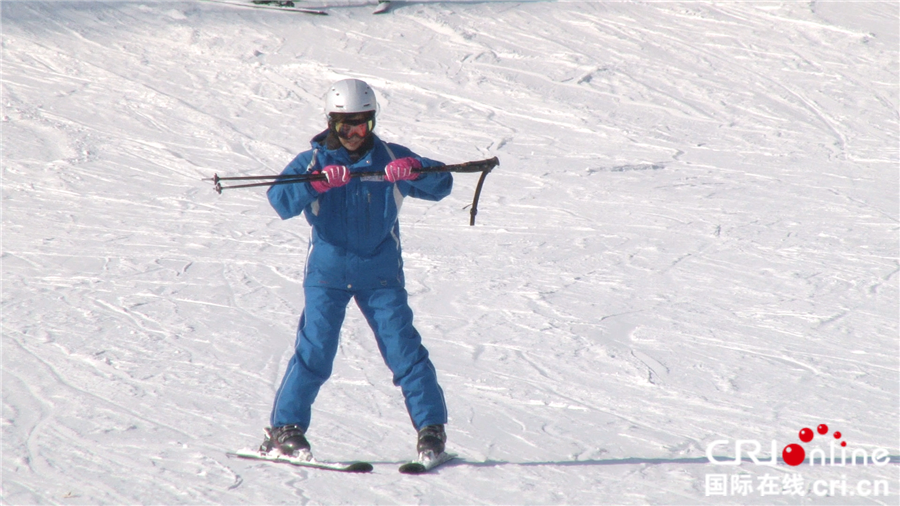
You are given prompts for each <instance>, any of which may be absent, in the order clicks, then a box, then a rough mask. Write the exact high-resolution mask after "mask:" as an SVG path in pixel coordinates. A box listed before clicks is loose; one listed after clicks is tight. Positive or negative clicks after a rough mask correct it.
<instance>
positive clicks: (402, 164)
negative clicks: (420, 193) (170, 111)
mask: <svg viewBox="0 0 900 506" xmlns="http://www.w3.org/2000/svg"><path fill="white" fill-rule="evenodd" d="M421 168H422V162H420V161H419V160H417V159H415V158H412V157H408V158H399V159H397V160H394V161H393V162H391V163H389V164H387V167H385V168H384V179H385V180H386V181H387V182H389V183H396V182H397V181H408V180H410V179H416V178H417V177H419V175H418V174H416V173H415V172H413V169H421Z"/></svg>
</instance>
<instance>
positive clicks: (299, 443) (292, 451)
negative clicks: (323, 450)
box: [259, 425, 312, 460]
mask: <svg viewBox="0 0 900 506" xmlns="http://www.w3.org/2000/svg"><path fill="white" fill-rule="evenodd" d="M272 451H277V452H278V453H280V454H281V455H284V456H286V457H291V458H299V459H303V460H312V451H311V450H310V446H309V441H307V440H306V436H304V431H303V429H301V428H300V426H299V425H284V426H282V427H275V428H269V427H266V438H265V439H264V440H263V442H262V444H261V445H259V452H260V453H271V452H272Z"/></svg>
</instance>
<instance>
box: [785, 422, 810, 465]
mask: <svg viewBox="0 0 900 506" xmlns="http://www.w3.org/2000/svg"><path fill="white" fill-rule="evenodd" d="M806 430H809V429H806ZM810 432H812V431H810ZM810 439H811V438H810ZM781 458H783V459H784V463H785V464H787V465H789V466H799V465H800V464H802V463H803V460H804V459H805V458H806V451H805V450H804V449H803V447H802V446H800V445H798V444H789V445H787V446H785V447H784V451H782V452H781Z"/></svg>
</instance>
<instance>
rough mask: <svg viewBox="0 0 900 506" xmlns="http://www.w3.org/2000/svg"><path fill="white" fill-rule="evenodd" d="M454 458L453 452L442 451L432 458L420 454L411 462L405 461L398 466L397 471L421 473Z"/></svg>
mask: <svg viewBox="0 0 900 506" xmlns="http://www.w3.org/2000/svg"><path fill="white" fill-rule="evenodd" d="M455 458H456V454H455V453H447V452H443V453H441V454H440V455H438V456H436V457H434V458H431V459H429V458H424V457H423V456H422V455H420V456H419V458H418V459H416V460H413V461H412V462H407V463H406V464H403V465H402V466H400V469H399V471H400V472H401V473H403V474H423V473H427V472H428V471H431V470H432V469H434V468H436V467H438V466H441V465H444V464H446V463H447V462H450V461H451V460H453V459H455Z"/></svg>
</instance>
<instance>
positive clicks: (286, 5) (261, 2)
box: [203, 0, 328, 16]
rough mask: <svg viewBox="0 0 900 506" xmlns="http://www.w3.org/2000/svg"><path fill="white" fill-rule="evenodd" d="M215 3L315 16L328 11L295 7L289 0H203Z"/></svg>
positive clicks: (322, 14) (323, 14)
mask: <svg viewBox="0 0 900 506" xmlns="http://www.w3.org/2000/svg"><path fill="white" fill-rule="evenodd" d="M203 1H204V2H211V3H216V4H225V5H233V6H235V7H249V8H251V9H267V10H273V11H288V12H300V13H303V14H313V15H316V16H327V15H328V13H327V12H326V11H324V10H322V9H315V8H305V7H297V6H296V5H295V4H294V2H292V1H291V0H284V1H281V0H252V1H251V0H247V1H243V2H242V1H241V0H203Z"/></svg>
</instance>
